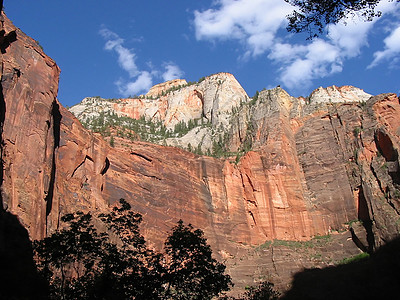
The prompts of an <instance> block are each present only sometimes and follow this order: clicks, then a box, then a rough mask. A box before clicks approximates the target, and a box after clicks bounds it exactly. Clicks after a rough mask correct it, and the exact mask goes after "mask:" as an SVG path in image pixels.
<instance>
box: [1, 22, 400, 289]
mask: <svg viewBox="0 0 400 300" xmlns="http://www.w3.org/2000/svg"><path fill="white" fill-rule="evenodd" d="M2 19H3V22H2V23H1V26H2V30H3V31H1V34H2V36H1V39H0V41H1V47H2V48H1V49H2V56H1V60H2V69H1V70H2V71H1V72H2V73H1V88H2V89H1V92H2V93H1V95H0V96H1V97H0V108H1V114H0V125H1V130H0V134H1V140H0V141H1V144H0V147H1V152H0V153H1V169H0V171H1V172H0V178H1V179H2V180H1V203H2V209H3V210H6V211H9V212H11V213H13V214H15V215H17V216H18V218H19V220H20V222H21V223H22V224H23V225H24V226H25V227H26V228H27V230H28V231H29V234H30V236H31V238H33V239H37V238H42V237H45V236H47V235H49V234H51V233H52V232H54V231H55V230H56V229H58V228H59V227H60V225H61V224H60V217H61V216H62V215H63V214H65V213H68V212H73V211H76V210H83V211H93V212H104V211H107V210H109V209H110V207H111V206H112V205H113V204H114V203H115V202H116V201H118V200H119V199H120V198H124V199H126V200H127V201H128V202H129V203H130V204H131V205H132V207H133V209H134V210H136V211H138V212H140V213H141V214H142V215H143V219H144V223H143V225H142V232H143V234H144V235H145V236H146V238H147V240H148V241H149V244H150V245H152V246H154V247H156V248H158V249H161V248H162V244H163V241H164V239H165V236H166V234H167V232H168V230H169V229H170V228H171V227H172V226H173V225H175V224H176V222H177V221H178V220H179V219H183V220H184V221H185V222H187V223H192V224H193V226H195V227H198V228H201V229H202V230H204V231H205V234H206V237H207V238H208V241H209V243H210V244H211V245H212V248H213V250H214V253H215V255H216V256H217V257H218V258H220V259H223V260H224V261H225V263H226V264H227V266H228V271H229V272H230V274H232V276H233V279H234V281H235V282H236V283H237V287H242V286H245V285H251V284H253V283H254V282H255V281H258V280H262V279H270V280H272V281H273V282H275V283H276V284H277V285H278V286H279V287H282V288H285V287H287V284H289V282H290V280H291V276H292V274H293V273H294V272H296V271H297V270H300V269H302V268H304V267H313V266H325V265H328V264H331V263H334V262H335V261H338V260H340V259H342V258H343V257H346V256H351V255H354V254H357V253H359V251H360V250H359V248H363V249H373V248H374V247H376V246H379V245H381V244H382V243H383V242H384V241H387V240H390V239H392V238H393V237H395V236H397V234H398V232H399V222H398V218H399V196H400V192H399V189H398V188H399V185H400V171H399V161H398V153H399V142H400V105H399V99H398V98H397V96H396V95H395V94H383V95H378V96H373V97H370V96H369V95H367V94H366V93H364V92H363V91H362V90H360V89H357V88H354V87H342V88H338V87H330V88H326V89H318V90H316V91H315V92H314V93H313V94H311V96H310V97H308V98H294V97H291V96H290V95H289V94H288V93H287V92H285V91H284V90H283V89H281V88H279V87H277V88H274V89H271V90H265V91H262V92H260V93H259V95H258V97H256V98H253V99H252V98H249V97H248V96H247V94H246V93H245V92H244V90H243V88H242V87H241V86H240V84H239V83H238V82H237V81H236V79H235V78H234V77H233V75H231V74H227V73H219V74H215V75H211V76H208V77H206V78H205V79H204V80H202V81H200V82H197V83H193V84H187V83H186V82H185V81H182V80H179V81H174V82H170V83H166V84H164V85H163V84H161V85H158V86H156V87H154V88H153V89H152V90H150V92H149V93H150V94H147V98H146V96H143V97H139V98H134V99H133V98H129V99H114V100H112V101H111V100H105V99H101V98H96V97H95V98H86V99H85V100H84V101H83V102H82V103H80V104H78V105H76V106H74V107H73V108H71V111H72V112H73V113H74V114H75V115H76V116H77V117H78V118H79V119H81V120H83V119H84V118H86V117H87V116H88V115H90V116H95V115H96V114H98V113H99V111H106V110H107V111H110V112H113V113H116V114H121V115H126V116H129V117H132V118H136V119H138V118H140V117H142V116H145V117H146V118H147V119H149V120H153V119H154V120H157V121H162V122H164V124H165V126H167V127H170V128H173V127H174V126H175V125H176V124H178V123H179V122H182V121H183V122H189V121H190V120H196V119H200V120H202V121H203V122H204V123H206V125H207V126H203V127H201V126H200V125H199V126H198V128H194V129H193V130H191V131H190V132H189V133H187V135H185V136H183V137H180V138H179V139H180V140H179V139H178V138H176V139H172V140H170V141H169V142H170V144H173V143H182V145H185V143H193V144H192V145H194V146H196V143H195V142H193V141H195V140H196V139H197V141H198V143H200V142H201V143H204V145H205V146H204V149H207V147H208V149H209V148H210V147H211V146H212V144H213V141H215V139H216V138H217V137H218V136H221V135H226V137H227V139H226V140H225V146H226V149H228V151H229V152H232V153H235V154H233V155H232V156H231V157H230V156H229V155H228V156H227V157H226V158H215V157H210V156H203V155H196V154H193V153H191V152H188V151H185V150H183V149H179V148H175V147H170V146H163V145H156V144H152V143H148V142H144V141H133V142H132V141H124V143H125V144H124V145H123V146H122V145H121V144H119V145H118V146H116V147H111V146H110V145H109V143H108V142H106V141H105V140H104V139H103V137H102V136H101V135H100V134H97V133H93V132H91V131H89V130H87V129H85V128H84V127H83V126H82V125H81V123H80V121H79V120H78V119H77V118H76V117H75V116H74V115H73V114H72V113H71V112H70V111H68V110H67V109H65V108H64V107H62V106H61V105H60V104H59V102H58V101H57V99H56V95H57V87H58V75H59V69H58V67H57V66H56V64H55V63H54V62H53V61H52V60H51V59H50V58H49V57H47V56H46V55H45V54H44V53H43V51H42V50H41V48H40V47H39V45H38V44H37V43H36V42H35V41H34V40H32V39H31V38H29V37H27V36H26V35H24V34H23V33H22V32H21V31H20V30H19V29H17V28H15V27H14V26H13V25H12V23H11V22H10V21H9V20H8V19H7V18H6V16H5V15H4V14H3V15H2ZM85 116H86V117H85ZM199 136H200V137H201V138H200V137H199ZM184 139H186V141H185V140H184ZM181 140H184V142H180V141H181ZM247 143H248V145H250V146H248V147H247V146H246V147H245V146H244V145H246V144H247ZM202 145H203V144H202ZM204 149H203V150H204ZM239 154H240V155H239ZM356 220H361V221H363V222H362V225H361V223H357V224H358V225H357V226H353V227H352V228H353V230H352V235H351V234H350V233H349V231H348V229H349V226H350V225H349V224H350V223H354V221H356ZM328 234H330V236H329V237H328V238H329V241H327V242H324V243H322V242H320V241H316V240H313V239H312V238H313V237H315V236H326V235H328ZM352 238H353V240H357V241H358V242H357V246H356V245H355V243H353V241H352ZM289 241H290V243H289ZM293 241H296V243H297V244H296V243H294V242H293ZM306 243H311V244H306ZM299 245H300V246H299ZM301 245H313V247H308V246H307V247H305V246H304V247H303V246H301Z"/></svg>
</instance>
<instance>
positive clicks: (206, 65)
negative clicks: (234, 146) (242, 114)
mask: <svg viewBox="0 0 400 300" xmlns="http://www.w3.org/2000/svg"><path fill="white" fill-rule="evenodd" d="M4 7H5V12H6V14H7V16H8V17H9V18H10V19H11V20H12V21H13V22H14V24H15V25H16V26H17V27H19V28H21V29H22V30H23V31H24V32H25V33H27V34H28V35H30V36H31V37H33V38H34V39H36V40H38V41H39V43H40V44H41V45H42V46H43V48H44V51H45V52H46V53H47V54H48V55H49V56H50V57H52V58H53V59H54V60H55V61H56V62H57V64H58V65H59V66H60V68H61V71H62V72H61V77H60V86H59V100H60V101H61V103H62V104H64V105H73V104H76V103H78V102H80V101H81V100H82V99H83V98H84V97H87V96H101V97H104V98H118V97H126V96H129V95H135V94H137V95H139V94H142V93H146V92H147V90H148V89H149V88H150V87H151V86H152V85H154V84H157V83H160V82H163V81H165V80H169V79H173V78H185V79H186V80H188V81H197V80H198V79H199V78H200V77H203V76H207V75H210V74H213V73H217V72H229V73H232V74H233V75H234V76H235V77H236V78H237V80H238V81H239V82H240V84H241V85H242V86H243V88H244V89H245V90H246V92H247V93H248V94H249V96H253V95H254V93H255V91H256V90H261V89H263V88H271V87H274V86H276V85H281V86H282V87H283V88H284V89H285V90H287V91H288V92H289V93H290V94H291V95H293V96H307V95H308V94H310V92H311V91H312V90H314V89H316V88H318V87H319V86H323V87H326V86H330V85H337V86H341V85H354V86H357V87H359V88H362V89H364V90H365V91H366V92H368V93H371V94H379V93H385V92H394V93H400V76H399V75H400V3H397V2H396V1H394V2H389V1H386V0H383V1H381V3H380V7H379V9H380V10H381V11H382V12H383V16H382V17H381V18H379V19H375V20H374V21H373V22H367V23H365V22H362V21H360V20H359V19H358V17H355V18H353V19H348V20H347V22H346V23H347V25H346V26H345V25H343V24H338V25H336V26H332V27H330V28H329V34H328V35H325V36H322V37H320V38H318V39H313V40H312V41H308V40H306V38H307V35H306V34H289V33H287V31H286V30H285V27H286V24H287V21H286V19H285V16H286V15H287V14H288V13H290V12H291V11H292V7H290V6H289V5H288V4H287V3H285V2H284V0H215V1H211V0H202V1H191V0H170V1H166V0H146V1H134V0H114V1H112V2H111V1H104V0H69V1H61V0H47V1H46V0H35V1H32V0H4Z"/></svg>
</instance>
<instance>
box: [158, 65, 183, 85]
mask: <svg viewBox="0 0 400 300" xmlns="http://www.w3.org/2000/svg"><path fill="white" fill-rule="evenodd" d="M164 67H165V72H164V73H163V74H162V78H163V79H164V80H165V81H168V80H172V79H179V78H182V76H183V75H185V73H184V72H183V71H182V70H181V69H180V68H179V67H178V66H177V65H176V64H174V63H172V62H169V63H167V64H165V66H164Z"/></svg>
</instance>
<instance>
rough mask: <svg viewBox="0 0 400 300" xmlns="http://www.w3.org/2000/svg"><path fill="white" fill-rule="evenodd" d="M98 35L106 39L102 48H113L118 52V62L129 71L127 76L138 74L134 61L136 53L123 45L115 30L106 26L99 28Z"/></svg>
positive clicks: (110, 49) (109, 49)
mask: <svg viewBox="0 0 400 300" xmlns="http://www.w3.org/2000/svg"><path fill="white" fill-rule="evenodd" d="M99 33H100V35H101V36H102V37H103V38H104V39H106V40H107V41H106V45H105V46H104V49H106V50H108V51H112V50H114V51H115V52H117V54H118V63H119V65H120V66H121V68H122V69H124V70H125V71H127V72H128V73H129V76H131V77H134V76H137V75H139V73H138V68H137V66H136V63H135V59H136V55H135V53H133V50H131V49H128V48H125V47H124V46H123V43H124V40H123V39H121V38H120V37H119V36H118V35H117V34H116V33H115V32H112V31H111V30H109V29H107V28H102V29H101V30H100V32H99Z"/></svg>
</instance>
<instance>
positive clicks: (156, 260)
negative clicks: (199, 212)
mask: <svg viewBox="0 0 400 300" xmlns="http://www.w3.org/2000/svg"><path fill="white" fill-rule="evenodd" d="M61 220H62V221H63V222H64V223H65V224H66V226H65V228H64V229H62V230H60V231H57V232H55V233H53V234H52V235H51V236H50V237H48V238H45V239H44V240H41V241H35V242H34V243H33V249H34V256H35V260H36V267H37V270H38V273H39V275H40V276H41V278H43V279H44V280H45V281H46V282H47V283H48V287H49V288H48V290H49V297H48V298H49V299H63V300H70V299H71V300H72V299H150V300H151V299H185V300H186V299H188V300H189V299H211V298H212V297H213V296H216V295H218V294H219V293H220V292H222V291H226V290H228V289H229V287H230V286H231V285H232V284H231V278H230V276H229V275H225V274H224V271H225V266H224V265H223V264H221V263H219V262H217V261H216V260H215V259H213V258H212V255H211V254H212V251H211V248H210V246H209V245H208V244H207V243H206V239H205V238H204V235H203V232H202V231H201V230H199V229H197V230H194V229H193V227H192V226H191V225H189V226H184V225H183V222H182V221H179V222H178V225H177V226H175V227H174V228H173V230H172V233H171V234H170V236H169V237H168V238H167V240H166V242H165V252H166V255H165V256H164V255H162V254H160V253H157V252H155V251H153V250H151V249H149V248H148V247H147V246H146V241H145V239H144V237H143V236H142V235H141V234H140V230H139V225H140V223H141V221H142V216H141V215H140V214H138V213H134V212H133V211H132V210H131V206H130V205H129V203H127V202H126V201H125V200H124V199H120V201H119V204H118V205H117V206H115V207H114V208H113V209H112V211H111V212H110V213H108V214H100V215H98V217H97V218H96V219H95V218H94V217H92V215H91V214H90V213H83V212H77V213H74V214H67V215H65V216H63V217H62V218H61ZM96 220H97V221H96ZM101 223H102V224H103V228H104V227H105V228H106V229H107V230H106V231H104V232H98V230H97V229H96V226H95V225H94V224H97V226H100V224H101Z"/></svg>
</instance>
